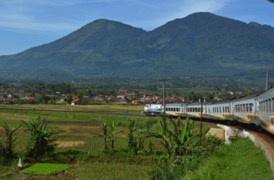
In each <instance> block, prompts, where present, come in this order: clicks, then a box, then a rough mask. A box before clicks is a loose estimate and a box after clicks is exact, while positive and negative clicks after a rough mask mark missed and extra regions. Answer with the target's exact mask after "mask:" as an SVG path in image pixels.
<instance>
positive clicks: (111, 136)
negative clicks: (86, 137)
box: [101, 121, 118, 153]
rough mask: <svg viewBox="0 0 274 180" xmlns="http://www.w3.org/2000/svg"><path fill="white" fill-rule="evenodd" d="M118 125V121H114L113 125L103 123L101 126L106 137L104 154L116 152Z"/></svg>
mask: <svg viewBox="0 0 274 180" xmlns="http://www.w3.org/2000/svg"><path fill="white" fill-rule="evenodd" d="M117 125H118V123H117V122H116V121H112V122H111V124H107V123H103V124H101V129H102V131H103V136H104V148H103V152H104V153H108V152H110V151H111V152H114V143H115V134H116V130H117Z"/></svg>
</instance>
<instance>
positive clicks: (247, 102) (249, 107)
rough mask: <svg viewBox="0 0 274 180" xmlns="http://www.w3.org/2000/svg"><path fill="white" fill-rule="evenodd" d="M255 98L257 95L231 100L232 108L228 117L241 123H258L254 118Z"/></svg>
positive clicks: (255, 111)
mask: <svg viewBox="0 0 274 180" xmlns="http://www.w3.org/2000/svg"><path fill="white" fill-rule="evenodd" d="M256 99H257V95H252V96H247V97H243V98H240V99H235V100H232V101H231V105H232V109H231V115H230V116H229V118H230V119H231V120H233V121H238V122H241V123H246V124H256V125H258V121H257V118H256V113H257V108H256V105H257V104H256Z"/></svg>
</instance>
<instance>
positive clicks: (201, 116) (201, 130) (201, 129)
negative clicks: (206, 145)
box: [199, 98, 204, 146]
mask: <svg viewBox="0 0 274 180" xmlns="http://www.w3.org/2000/svg"><path fill="white" fill-rule="evenodd" d="M199 101H200V103H201V114H200V146H202V133H203V124H202V120H203V101H204V100H203V98H201V99H200V100H199Z"/></svg>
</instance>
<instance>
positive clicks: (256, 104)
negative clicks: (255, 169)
mask: <svg viewBox="0 0 274 180" xmlns="http://www.w3.org/2000/svg"><path fill="white" fill-rule="evenodd" d="M156 106H157V111H155V113H153V108H150V109H149V107H156ZM164 107H165V108H164ZM159 109H160V110H159ZM148 110H149V111H148ZM144 112H145V114H146V115H152V114H153V115H160V114H162V113H163V112H165V113H166V115H167V116H173V117H186V116H188V117H190V118H200V119H201V118H202V119H203V120H212V121H214V120H216V121H224V122H229V123H244V124H248V125H251V126H254V127H257V128H262V129H264V130H266V131H268V132H269V133H271V134H272V135H274V88H272V89H269V90H267V91H265V92H263V93H260V94H256V95H251V96H246V97H242V98H238V99H233V100H225V101H217V102H204V101H202V102H196V103H170V104H165V106H163V105H161V104H146V105H145V108H144Z"/></svg>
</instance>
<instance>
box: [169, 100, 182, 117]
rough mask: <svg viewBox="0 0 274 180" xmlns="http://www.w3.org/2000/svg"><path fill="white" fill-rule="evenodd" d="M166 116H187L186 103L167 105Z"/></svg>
mask: <svg viewBox="0 0 274 180" xmlns="http://www.w3.org/2000/svg"><path fill="white" fill-rule="evenodd" d="M165 107H166V109H165V112H166V115H167V116H171V117H178V116H182V117H183V116H185V115H186V104H185V103H171V104H166V105H165Z"/></svg>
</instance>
